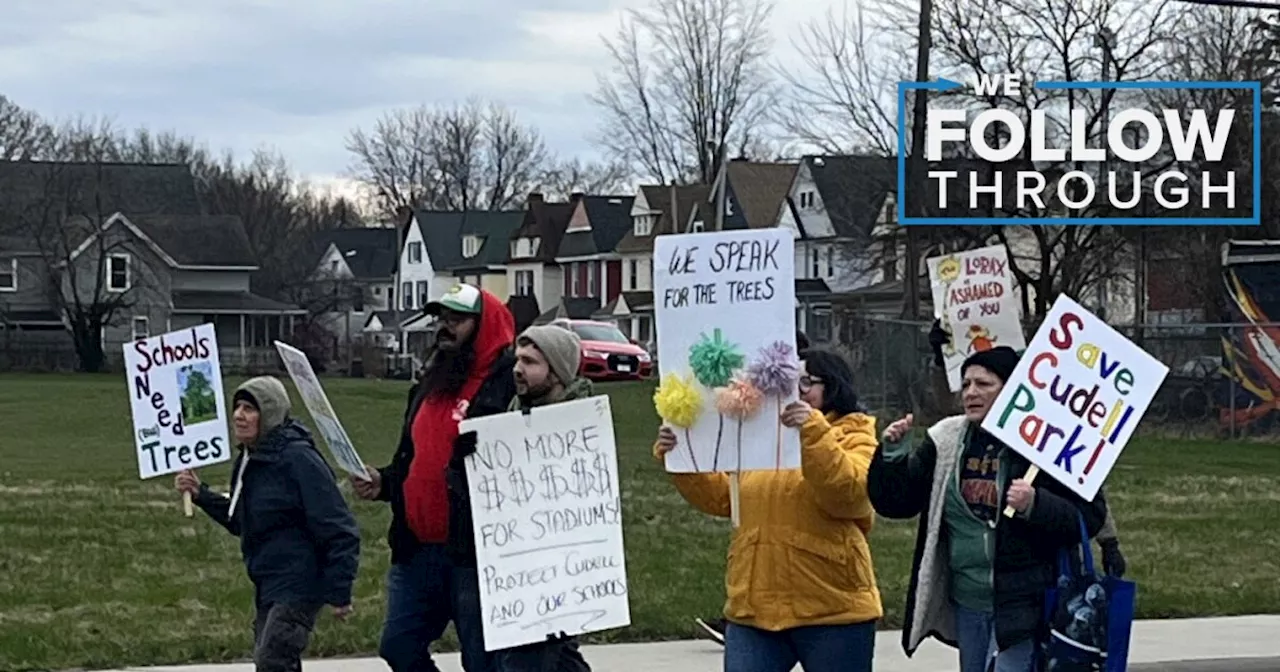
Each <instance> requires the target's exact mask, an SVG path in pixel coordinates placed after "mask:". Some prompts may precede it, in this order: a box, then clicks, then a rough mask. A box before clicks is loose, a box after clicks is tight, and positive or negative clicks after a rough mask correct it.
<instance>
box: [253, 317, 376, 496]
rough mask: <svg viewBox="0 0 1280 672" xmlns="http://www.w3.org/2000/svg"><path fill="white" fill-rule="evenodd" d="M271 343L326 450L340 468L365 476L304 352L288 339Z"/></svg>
mask: <svg viewBox="0 0 1280 672" xmlns="http://www.w3.org/2000/svg"><path fill="white" fill-rule="evenodd" d="M275 345H276V351H277V352H279V353H280V359H282V360H283V361H284V368H285V369H286V370H287V371H288V372H289V377H290V378H292V379H293V384H294V385H296V386H297V387H298V394H299V395H301V396H302V403H304V404H306V406H307V410H308V411H311V419H312V420H314V421H315V423H316V433H318V434H319V435H320V436H322V437H324V443H325V445H327V446H329V454H330V455H333V459H334V461H336V462H337V463H338V466H339V467H342V470H343V471H345V472H347V473H349V474H352V475H354V476H355V477H357V478H359V479H361V480H365V481H367V480H369V474H368V472H367V471H365V466H364V462H363V461H362V460H361V459H360V455H359V453H357V452H356V449H355V446H353V445H351V437H349V436H347V430H346V429H344V428H343V426H342V423H341V422H339V421H338V414H337V413H335V412H334V411H333V404H330V403H329V396H328V395H326V394H325V393H324V388H323V387H321V386H320V379H319V378H316V372H315V370H313V369H312V368H311V362H310V361H309V360H307V356H306V354H304V353H303V352H302V351H301V350H299V349H297V348H295V347H293V346H292V345H289V344H288V343H281V342H280V341H275Z"/></svg>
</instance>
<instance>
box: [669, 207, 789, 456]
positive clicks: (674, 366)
mask: <svg viewBox="0 0 1280 672" xmlns="http://www.w3.org/2000/svg"><path fill="white" fill-rule="evenodd" d="M653 265H654V268H653V300H654V308H655V316H654V319H655V321H656V323H657V335H658V368H659V371H660V375H661V376H662V378H663V379H666V377H667V376H668V375H671V374H675V375H677V376H680V377H681V378H682V379H684V380H689V381H692V382H693V385H694V387H695V388H696V389H697V391H698V393H699V394H701V395H702V404H701V408H702V410H701V412H700V414H699V415H698V416H697V418H696V420H695V422H694V423H693V424H692V426H690V427H687V428H684V427H679V428H677V427H673V429H674V431H675V434H676V437H677V444H676V447H675V449H674V450H672V451H671V452H669V453H667V457H666V467H667V471H670V472H676V473H689V472H714V471H721V472H737V471H749V470H765V469H797V468H799V467H800V433H799V431H798V430H796V429H791V428H787V427H783V426H782V423H781V421H780V416H781V413H782V409H783V408H784V407H785V406H786V405H787V404H788V403H790V402H792V401H795V400H796V398H797V390H796V389H794V387H792V389H790V390H789V391H787V392H785V393H783V394H771V395H767V397H766V398H765V400H764V402H763V405H762V408H760V410H759V411H758V412H756V413H754V414H753V415H751V416H749V417H747V418H745V419H744V420H742V421H741V422H740V421H739V420H738V419H735V418H731V417H728V416H726V415H723V414H721V413H719V412H718V411H717V405H716V390H717V389H721V388H723V387H724V386H725V384H726V381H725V380H724V379H723V377H722V376H715V377H709V376H706V375H700V374H699V370H698V367H695V366H694V365H693V362H694V361H695V360H694V353H695V352H697V350H696V348H702V347H704V346H707V345H708V344H713V345H715V346H728V347H730V348H732V352H734V353H736V354H738V355H741V361H740V366H739V367H738V368H737V371H736V372H735V377H737V376H743V375H744V374H745V373H746V372H747V370H748V369H749V368H750V367H751V366H752V365H753V364H754V363H757V362H759V361H760V360H761V358H762V356H763V355H764V353H765V352H766V351H767V349H769V348H770V347H771V346H785V347H788V348H790V351H791V352H792V353H793V355H794V351H795V346H796V294H795V241H794V240H793V239H792V233H791V232H790V231H789V230H787V229H761V230H746V231H717V232H714V233H691V234H681V235H664V236H658V237H657V238H655V239H654V246H653ZM669 420H670V419H669V418H664V422H667V424H670V422H669Z"/></svg>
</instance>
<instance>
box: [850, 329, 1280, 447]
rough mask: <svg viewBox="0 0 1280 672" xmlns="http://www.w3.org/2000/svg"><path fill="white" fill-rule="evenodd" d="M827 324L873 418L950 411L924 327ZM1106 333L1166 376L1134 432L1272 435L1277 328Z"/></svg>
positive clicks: (1277, 402)
mask: <svg viewBox="0 0 1280 672" xmlns="http://www.w3.org/2000/svg"><path fill="white" fill-rule="evenodd" d="M835 322H836V324H834V325H833V332H834V333H833V334H832V335H833V342H832V343H830V344H828V345H829V346H830V347H832V348H833V349H835V350H837V351H839V352H840V353H841V354H843V355H844V356H845V357H846V358H848V360H849V363H850V365H851V366H852V367H853V371H854V378H855V381H856V384H857V386H858V392H859V396H860V398H861V399H862V401H863V403H864V404H865V405H866V406H867V407H868V408H869V409H870V410H871V411H872V412H874V413H875V414H876V415H877V416H879V417H881V418H882V419H891V418H897V417H900V416H901V415H902V414H904V413H907V412H911V413H915V414H916V416H917V422H918V423H919V422H921V421H926V422H931V421H933V420H936V419H938V418H940V417H943V416H945V415H947V414H950V413H956V412H958V411H959V405H958V403H957V402H956V398H957V397H956V395H955V394H952V393H951V392H950V391H949V390H948V389H947V387H946V381H945V378H944V377H943V376H942V374H941V372H940V371H939V369H938V368H937V367H935V366H934V365H933V352H932V350H931V349H930V347H929V329H930V327H931V326H932V320H929V321H919V322H914V321H908V320H900V319H888V318H882V317H878V316H868V315H866V314H861V315H860V314H857V313H852V312H851V313H845V314H841V315H839V316H838V317H837V319H836V320H835ZM1113 327H1114V328H1115V329H1116V330H1117V331H1119V332H1120V333H1122V334H1124V335H1125V337H1127V338H1129V339H1130V340H1132V341H1134V342H1135V343H1137V344H1138V345H1140V346H1141V347H1142V348H1143V349H1144V350H1146V351H1147V352H1149V353H1151V354H1152V355H1153V356H1155V357H1156V359H1158V360H1160V361H1161V362H1163V363H1164V364H1165V365H1166V366H1168V367H1169V375H1168V377H1167V378H1166V379H1165V382H1164V384H1163V385H1162V386H1161V388H1160V391H1159V392H1158V393H1157V394H1156V397H1155V399H1154V400H1153V402H1152V404H1151V407H1150V408H1149V409H1148V410H1147V413H1146V415H1145V416H1144V417H1143V421H1142V431H1143V432H1147V433H1156V434H1160V435H1166V436H1176V437H1181V438H1248V437H1262V438H1268V439H1272V438H1276V437H1277V436H1278V435H1280V343H1277V341H1276V340H1275V336H1274V334H1280V324H1276V325H1269V324H1261V325H1259V324H1178V325H1167V324H1149V325H1113ZM1267 330H1273V331H1271V333H1270V334H1268V333H1267ZM1242 346H1243V347H1242Z"/></svg>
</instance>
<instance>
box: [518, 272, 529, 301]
mask: <svg viewBox="0 0 1280 672" xmlns="http://www.w3.org/2000/svg"><path fill="white" fill-rule="evenodd" d="M516 296H533V271H516Z"/></svg>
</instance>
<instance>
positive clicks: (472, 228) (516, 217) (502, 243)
mask: <svg viewBox="0 0 1280 672" xmlns="http://www.w3.org/2000/svg"><path fill="white" fill-rule="evenodd" d="M461 214H462V224H461V228H460V230H459V235H460V236H462V237H466V236H477V237H479V238H480V239H481V240H480V251H479V252H476V254H475V256H474V257H471V258H469V259H468V258H466V257H463V256H462V243H461V241H459V243H458V263H457V264H456V265H455V266H450V267H448V268H449V270H453V269H458V270H461V269H470V268H487V267H489V266H500V265H502V264H504V263H506V261H507V255H508V254H510V245H508V243H509V241H510V240H511V234H512V233H513V232H514V231H516V230H517V229H519V228H520V226H521V225H522V224H523V223H524V211H523V210H469V211H467V212H464V213H461Z"/></svg>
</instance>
